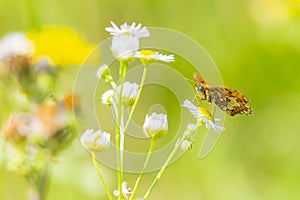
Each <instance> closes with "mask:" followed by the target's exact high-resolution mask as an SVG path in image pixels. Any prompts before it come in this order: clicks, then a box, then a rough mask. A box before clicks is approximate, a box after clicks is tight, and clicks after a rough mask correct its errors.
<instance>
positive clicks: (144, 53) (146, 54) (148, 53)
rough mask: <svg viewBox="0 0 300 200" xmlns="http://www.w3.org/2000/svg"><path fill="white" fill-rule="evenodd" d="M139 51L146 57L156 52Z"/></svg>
mask: <svg viewBox="0 0 300 200" xmlns="http://www.w3.org/2000/svg"><path fill="white" fill-rule="evenodd" d="M140 53H141V55H143V56H145V57H147V58H149V56H151V55H155V54H156V52H155V51H152V50H141V51H140Z"/></svg>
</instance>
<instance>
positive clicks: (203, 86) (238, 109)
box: [194, 73, 252, 116]
mask: <svg viewBox="0 0 300 200" xmlns="http://www.w3.org/2000/svg"><path fill="white" fill-rule="evenodd" d="M194 80H195V81H196V95H197V96H199V97H200V99H201V100H206V101H208V102H209V103H212V102H213V103H215V104H216V105H217V106H218V107H219V108H220V109H221V110H223V111H225V112H226V113H227V114H228V115H231V116H234V115H236V114H244V115H250V114H251V113H252V109H251V108H250V106H249V105H248V103H249V102H250V100H249V99H248V98H247V97H246V96H245V95H244V94H243V93H241V92H240V91H238V90H234V89H228V88H223V87H213V86H210V85H208V84H207V83H206V82H205V81H204V79H203V78H201V77H200V75H199V74H196V73H195V74H194Z"/></svg>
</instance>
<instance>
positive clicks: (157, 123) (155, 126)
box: [143, 112, 168, 139]
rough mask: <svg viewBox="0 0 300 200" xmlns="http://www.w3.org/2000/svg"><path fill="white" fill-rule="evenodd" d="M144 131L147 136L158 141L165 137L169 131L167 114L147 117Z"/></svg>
mask: <svg viewBox="0 0 300 200" xmlns="http://www.w3.org/2000/svg"><path fill="white" fill-rule="evenodd" d="M143 130H144V133H145V135H146V136H148V137H150V138H153V139H158V138H160V137H162V136H164V135H165V134H166V133H167V131H168V119H167V115H165V114H156V113H155V112H154V113H152V114H151V115H150V116H148V114H147V115H146V119H145V122H144V125H143Z"/></svg>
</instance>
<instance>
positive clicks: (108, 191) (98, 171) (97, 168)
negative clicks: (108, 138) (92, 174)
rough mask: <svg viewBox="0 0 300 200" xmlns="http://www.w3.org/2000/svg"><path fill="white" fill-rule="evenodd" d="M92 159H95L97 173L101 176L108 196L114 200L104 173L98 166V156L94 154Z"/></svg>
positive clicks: (110, 199)
mask: <svg viewBox="0 0 300 200" xmlns="http://www.w3.org/2000/svg"><path fill="white" fill-rule="evenodd" d="M92 157H93V162H94V166H95V168H96V170H97V173H98V175H99V178H100V180H101V181H102V184H103V186H104V189H105V192H106V194H107V197H108V199H109V200H112V199H113V198H112V195H111V193H110V190H109V188H108V186H107V184H106V182H105V180H104V177H103V175H102V172H101V171H100V168H99V165H98V162H97V159H96V154H95V153H94V152H93V153H92Z"/></svg>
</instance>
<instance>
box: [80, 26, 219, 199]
mask: <svg viewBox="0 0 300 200" xmlns="http://www.w3.org/2000/svg"><path fill="white" fill-rule="evenodd" d="M111 25H112V26H111V27H107V28H106V29H105V30H106V31H107V32H109V33H110V34H111V35H112V40H111V46H110V48H111V51H112V53H113V55H114V56H115V58H116V59H117V60H118V62H119V63H120V68H119V81H118V82H116V81H115V80H114V78H113V76H112V75H111V74H110V68H109V65H107V64H103V65H101V66H100V67H99V68H98V70H97V72H96V76H97V78H98V79H99V81H104V82H107V83H109V84H110V86H111V88H110V89H109V90H107V91H106V92H104V93H103V94H102V96H101V98H102V103H103V104H104V105H107V106H112V107H113V109H112V110H113V112H114V116H115V117H116V131H115V133H114V135H115V140H114V142H115V147H116V151H117V154H116V157H117V170H118V176H117V177H118V188H117V189H116V190H114V191H113V194H114V195H115V196H116V197H117V198H118V199H119V200H121V199H129V200H132V199H135V198H136V196H135V195H136V192H137V189H138V187H139V185H140V181H141V179H142V177H143V175H144V173H145V170H146V168H147V166H148V162H149V160H150V157H151V155H152V153H153V152H154V149H155V145H156V143H157V142H158V140H159V139H160V138H162V137H163V136H165V135H166V134H167V133H168V131H169V129H168V128H169V125H168V124H169V123H168V116H167V114H165V113H160V114H157V113H156V112H153V113H150V114H146V116H145V120H144V124H143V132H144V135H145V136H146V137H147V138H148V139H149V141H150V145H149V149H148V153H147V157H146V159H145V162H144V165H143V168H142V171H141V172H140V174H139V176H138V178H137V179H136V182H135V184H134V187H133V190H131V188H129V187H128V184H127V182H126V181H124V177H123V162H124V160H123V159H124V156H123V152H124V151H125V149H124V148H125V143H126V141H125V140H126V138H125V134H126V131H127V128H128V126H129V124H130V121H131V120H132V116H133V113H134V111H135V108H136V105H137V102H138V101H139V100H140V96H141V92H142V90H143V87H144V85H145V78H146V75H147V70H148V66H149V64H151V63H153V62H155V61H159V62H165V63H171V62H175V57H174V55H173V54H171V55H164V54H161V53H159V52H156V51H154V50H150V49H142V50H140V49H139V48H140V40H141V39H143V38H145V37H149V36H150V32H149V30H148V29H147V28H146V27H142V25H141V24H138V25H136V23H132V24H131V25H128V24H127V23H124V24H122V25H121V26H120V27H118V26H117V25H116V24H115V23H113V22H111ZM133 59H139V60H140V62H141V63H142V64H143V66H144V68H143V75H142V78H141V81H140V83H139V84H138V83H135V82H129V81H127V80H126V74H127V70H128V66H129V63H130V61H132V60H133ZM183 107H186V108H188V110H189V111H190V113H191V114H192V116H193V117H194V118H196V119H197V123H195V124H188V125H187V128H186V130H185V131H184V133H183V134H182V135H181V136H180V137H179V138H178V140H177V142H176V144H175V146H174V149H173V150H172V152H171V153H170V155H169V157H168V158H167V160H166V161H165V163H164V164H163V166H162V168H161V169H160V172H159V173H158V175H157V176H156V177H155V179H154V181H153V184H152V185H151V186H150V188H149V189H148V191H147V192H146V194H145V195H144V197H143V199H146V198H147V197H148V195H149V193H150V192H151V191H152V189H153V187H154V186H155V184H156V183H157V181H158V180H159V179H160V176H161V175H162V174H163V172H164V170H165V169H166V167H167V165H168V164H169V162H170V161H171V160H172V159H173V156H174V155H175V154H176V153H177V151H178V150H180V149H181V150H182V152H186V151H188V150H190V149H191V148H192V144H193V141H194V138H195V135H196V133H197V130H198V127H199V126H201V125H202V124H205V125H206V128H212V129H214V130H215V131H216V132H221V131H223V130H224V127H223V126H221V125H219V124H217V123H216V121H218V119H215V118H214V117H212V115H211V114H210V112H209V111H207V110H206V109H204V108H202V107H198V106H195V105H194V104H193V103H192V102H190V101H189V100H185V101H184V102H183ZM125 110H126V111H128V112H129V114H128V115H125V114H126V113H125V112H124V111H125ZM110 137H111V134H109V133H107V132H105V131H102V130H97V131H94V130H93V129H87V130H86V131H85V132H84V133H83V134H82V135H81V143H82V144H83V146H84V147H85V148H86V149H88V150H89V151H90V152H91V153H92V156H93V161H94V165H95V168H96V170H97V172H98V175H99V177H100V179H101V181H102V183H103V185H104V188H105V190H106V193H107V195H108V198H109V199H112V196H113V195H112V194H111V191H110V190H109V189H108V186H107V184H106V181H105V179H104V177H103V175H102V173H101V171H100V167H99V165H98V163H97V161H96V154H101V153H103V151H105V150H108V149H109V148H110V146H111V145H110V142H111V141H110Z"/></svg>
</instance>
